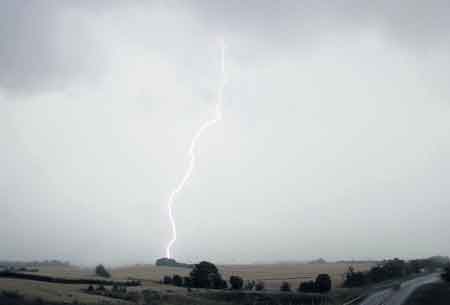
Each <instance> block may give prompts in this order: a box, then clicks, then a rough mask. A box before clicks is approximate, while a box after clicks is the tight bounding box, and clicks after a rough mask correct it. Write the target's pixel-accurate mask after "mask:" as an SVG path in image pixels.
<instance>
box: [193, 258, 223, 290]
mask: <svg viewBox="0 0 450 305" xmlns="http://www.w3.org/2000/svg"><path fill="white" fill-rule="evenodd" d="M190 277H191V280H192V286H193V287H196V288H216V289H217V287H223V282H222V277H221V276H220V274H219V270H218V269H217V267H216V266H215V265H214V264H213V263H210V262H205V261H203V262H200V263H199V264H196V265H195V266H194V268H193V269H192V271H191V274H190Z"/></svg>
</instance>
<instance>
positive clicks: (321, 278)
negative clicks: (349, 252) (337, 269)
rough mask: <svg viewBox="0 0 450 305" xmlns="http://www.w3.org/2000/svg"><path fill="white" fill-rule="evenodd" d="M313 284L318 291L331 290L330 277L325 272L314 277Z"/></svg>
mask: <svg viewBox="0 0 450 305" xmlns="http://www.w3.org/2000/svg"><path fill="white" fill-rule="evenodd" d="M314 286H315V288H316V290H317V292H320V293H324V292H328V291H330V290H331V277H330V276H329V275H328V274H326V273H322V274H319V275H318V276H317V278H316V281H315V283H314Z"/></svg>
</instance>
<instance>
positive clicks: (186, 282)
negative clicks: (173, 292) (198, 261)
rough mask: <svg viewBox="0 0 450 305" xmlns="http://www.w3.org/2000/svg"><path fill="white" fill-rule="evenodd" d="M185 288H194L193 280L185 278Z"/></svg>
mask: <svg viewBox="0 0 450 305" xmlns="http://www.w3.org/2000/svg"><path fill="white" fill-rule="evenodd" d="M183 286H184V287H187V288H190V287H192V280H191V278H190V277H189V276H185V277H183Z"/></svg>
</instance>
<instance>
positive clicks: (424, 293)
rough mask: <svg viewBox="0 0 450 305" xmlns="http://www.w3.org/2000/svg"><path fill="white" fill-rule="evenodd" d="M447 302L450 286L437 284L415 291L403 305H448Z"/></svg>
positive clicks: (424, 286) (449, 295)
mask: <svg viewBox="0 0 450 305" xmlns="http://www.w3.org/2000/svg"><path fill="white" fill-rule="evenodd" d="M449 300H450V284H448V283H445V282H437V283H430V284H425V285H423V286H422V287H419V288H418V289H416V290H415V291H414V292H413V293H412V294H411V296H410V297H409V298H408V299H407V300H406V302H405V303H404V305H448V304H449V302H450V301H449Z"/></svg>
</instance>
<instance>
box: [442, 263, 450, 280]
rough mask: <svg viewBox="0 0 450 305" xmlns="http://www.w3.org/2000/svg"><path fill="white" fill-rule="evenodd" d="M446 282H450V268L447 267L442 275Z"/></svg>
mask: <svg viewBox="0 0 450 305" xmlns="http://www.w3.org/2000/svg"><path fill="white" fill-rule="evenodd" d="M441 277H442V279H443V280H444V281H446V282H450V266H447V267H445V269H444V272H443V273H442V274H441Z"/></svg>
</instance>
